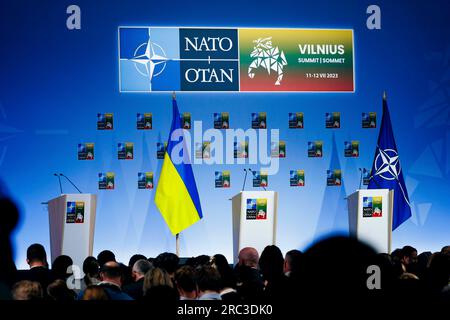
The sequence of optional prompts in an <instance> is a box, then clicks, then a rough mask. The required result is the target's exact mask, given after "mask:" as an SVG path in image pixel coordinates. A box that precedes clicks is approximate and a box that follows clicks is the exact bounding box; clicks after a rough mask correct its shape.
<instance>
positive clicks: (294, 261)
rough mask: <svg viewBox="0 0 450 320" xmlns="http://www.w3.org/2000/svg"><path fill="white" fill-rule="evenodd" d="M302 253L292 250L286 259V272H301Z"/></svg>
mask: <svg viewBox="0 0 450 320" xmlns="http://www.w3.org/2000/svg"><path fill="white" fill-rule="evenodd" d="M302 255H303V254H302V252H301V251H300V250H290V251H288V252H287V253H286V256H285V258H284V272H285V273H287V272H293V273H297V272H299V270H300V264H301V260H302Z"/></svg>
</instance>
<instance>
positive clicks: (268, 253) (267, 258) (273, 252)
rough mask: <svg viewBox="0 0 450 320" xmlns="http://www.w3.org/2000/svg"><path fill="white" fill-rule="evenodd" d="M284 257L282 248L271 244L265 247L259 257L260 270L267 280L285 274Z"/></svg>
mask: <svg viewBox="0 0 450 320" xmlns="http://www.w3.org/2000/svg"><path fill="white" fill-rule="evenodd" d="M283 265H284V258H283V254H282V253H281V250H280V248H278V247H277V246H274V245H271V246H267V247H265V248H264V250H263V252H262V253H261V257H260V258H259V270H260V271H261V274H262V275H263V278H264V279H265V280H269V281H271V280H273V279H275V278H279V277H281V276H282V275H283V273H284V272H283Z"/></svg>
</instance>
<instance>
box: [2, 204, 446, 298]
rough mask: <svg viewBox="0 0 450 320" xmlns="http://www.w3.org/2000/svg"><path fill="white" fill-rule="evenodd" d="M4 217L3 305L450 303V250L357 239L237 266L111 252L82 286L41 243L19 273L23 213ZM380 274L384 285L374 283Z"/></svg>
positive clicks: (242, 258) (88, 267)
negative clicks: (16, 238) (15, 241)
mask: <svg viewBox="0 0 450 320" xmlns="http://www.w3.org/2000/svg"><path fill="white" fill-rule="evenodd" d="M0 211H1V214H2V219H1V222H0V238H1V239H0V246H1V255H0V299H1V300H8V299H9V300H11V299H12V300H43V301H74V300H138V301H151V302H153V303H158V302H174V303H175V302H177V301H181V300H220V301H223V302H230V303H244V302H252V301H275V300H279V299H281V300H284V301H295V299H296V298H297V297H299V296H300V295H305V294H306V295H307V296H308V298H309V299H322V300H323V299H336V298H339V297H342V294H343V292H347V293H350V294H351V295H355V296H359V297H361V296H363V297H365V296H367V297H368V298H376V297H397V298H398V297H404V298H407V299H423V298H432V299H444V300H446V301H450V285H449V280H450V246H445V247H443V248H442V250H441V251H439V252H435V253H431V252H422V253H420V254H418V252H417V250H416V249H415V248H413V247H411V246H405V247H403V248H401V249H396V250H394V251H393V252H392V253H391V254H377V253H375V251H374V250H373V249H372V248H371V247H369V246H367V245H366V244H364V243H361V242H359V241H357V240H356V239H355V238H351V237H331V238H327V239H324V240H321V241H319V242H317V243H315V244H313V245H312V246H311V247H309V248H308V249H307V250H306V251H305V252H301V251H299V250H291V251H289V252H287V253H286V255H285V256H283V254H282V252H281V250H280V249H279V248H278V247H277V246H274V245H269V246H267V247H266V248H265V249H264V250H263V251H262V252H261V253H259V252H257V250H256V249H254V248H250V247H247V248H243V249H242V250H241V251H240V252H239V257H238V260H239V261H238V263H237V264H236V265H230V264H229V262H228V261H227V259H226V257H225V256H223V255H222V254H216V255H214V256H211V257H210V256H206V255H201V256H198V257H192V258H188V259H181V260H180V259H179V257H178V256H177V255H175V254H173V253H169V252H164V253H161V254H159V255H158V256H157V257H155V258H148V257H147V256H145V255H142V254H136V255H133V256H132V257H131V258H130V260H129V262H128V264H124V263H121V262H120V261H117V259H116V257H115V255H114V253H113V252H112V251H109V250H104V251H102V252H100V253H99V254H98V255H97V257H92V256H91V257H86V259H85V260H84V262H83V266H82V270H83V277H82V278H81V279H74V278H73V276H72V275H71V273H70V272H68V271H70V269H71V266H72V264H73V261H72V259H71V258H70V257H69V256H66V255H62V256H59V257H57V258H56V259H54V261H53V262H52V264H51V265H49V264H48V260H47V253H46V251H45V248H44V247H43V246H42V245H41V244H37V243H36V244H32V245H30V246H29V247H28V249H27V257H26V262H27V264H28V265H29V269H28V270H17V269H16V266H15V264H14V261H13V254H12V246H11V241H10V234H11V232H12V231H13V230H14V228H15V226H16V224H17V222H18V219H19V212H18V209H17V207H16V206H15V204H14V203H13V202H12V201H11V200H9V199H6V198H0ZM370 266H375V269H370V268H369V267H370ZM368 270H375V271H368ZM377 270H378V272H379V277H378V280H377V279H376V277H375V276H374V277H372V275H373V272H375V273H376V271H377ZM377 281H378V282H377Z"/></svg>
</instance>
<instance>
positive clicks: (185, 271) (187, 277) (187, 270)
mask: <svg viewBox="0 0 450 320" xmlns="http://www.w3.org/2000/svg"><path fill="white" fill-rule="evenodd" d="M175 282H176V284H177V286H178V287H180V288H181V289H182V290H184V291H186V292H192V291H194V290H195V289H196V287H195V285H196V283H195V270H194V268H193V267H191V266H182V267H181V268H179V269H178V270H177V271H176V272H175Z"/></svg>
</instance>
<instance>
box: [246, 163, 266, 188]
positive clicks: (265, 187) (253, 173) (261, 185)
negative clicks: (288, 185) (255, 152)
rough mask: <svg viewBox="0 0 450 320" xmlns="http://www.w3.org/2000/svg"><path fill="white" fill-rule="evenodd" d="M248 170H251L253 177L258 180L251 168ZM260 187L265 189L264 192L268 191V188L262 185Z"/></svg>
mask: <svg viewBox="0 0 450 320" xmlns="http://www.w3.org/2000/svg"><path fill="white" fill-rule="evenodd" d="M248 170H250V172H251V173H252V175H253V178H256V176H255V172H254V171H253V170H252V169H251V168H249V169H248ZM260 187H261V188H263V189H264V191H267V190H266V187H264V186H262V185H260Z"/></svg>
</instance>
